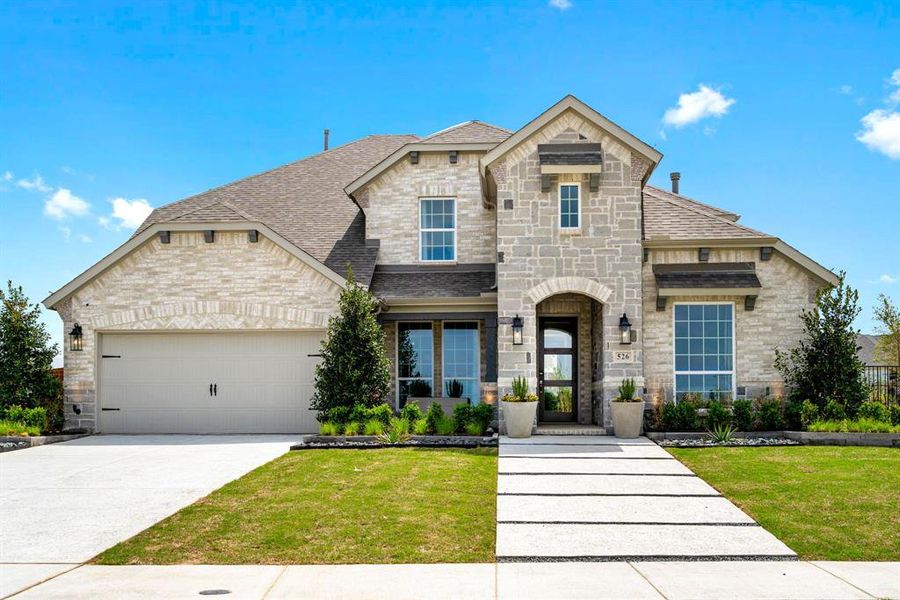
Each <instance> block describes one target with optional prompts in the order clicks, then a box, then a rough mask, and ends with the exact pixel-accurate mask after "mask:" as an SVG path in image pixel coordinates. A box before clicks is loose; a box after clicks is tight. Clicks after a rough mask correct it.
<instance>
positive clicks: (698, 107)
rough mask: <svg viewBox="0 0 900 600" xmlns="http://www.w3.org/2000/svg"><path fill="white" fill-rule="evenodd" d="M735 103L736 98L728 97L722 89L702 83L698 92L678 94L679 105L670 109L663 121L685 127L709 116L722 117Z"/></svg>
mask: <svg viewBox="0 0 900 600" xmlns="http://www.w3.org/2000/svg"><path fill="white" fill-rule="evenodd" d="M734 103H735V100H734V98H726V97H725V96H724V95H723V94H722V93H721V92H720V91H718V90H714V89H712V88H711V87H709V86H706V85H703V84H700V87H699V88H698V89H697V91H696V92H693V93H690V94H681V95H680V96H678V106H676V107H674V108H670V109H668V110H667V111H666V114H665V115H664V116H663V121H664V122H665V124H666V125H672V126H674V127H684V126H685V125H690V124H691V123H696V122H697V121H700V120H702V119H706V118H708V117H716V118H721V117H723V116H724V115H725V114H727V113H728V109H729V108H730V107H731V105H732V104H734Z"/></svg>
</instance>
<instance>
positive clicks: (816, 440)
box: [644, 431, 900, 448]
mask: <svg viewBox="0 0 900 600" xmlns="http://www.w3.org/2000/svg"><path fill="white" fill-rule="evenodd" d="M644 435H646V436H647V437H648V438H649V439H651V440H653V441H654V442H661V441H679V440H702V439H706V438H708V437H709V435H708V434H707V433H705V432H702V431H649V432H647V433H645V434H644ZM734 437H735V438H739V439H746V438H774V439H785V440H792V441H795V442H798V443H800V444H803V445H805V446H879V447H887V448H891V447H894V448H900V433H854V432H846V431H736V432H735V433H734Z"/></svg>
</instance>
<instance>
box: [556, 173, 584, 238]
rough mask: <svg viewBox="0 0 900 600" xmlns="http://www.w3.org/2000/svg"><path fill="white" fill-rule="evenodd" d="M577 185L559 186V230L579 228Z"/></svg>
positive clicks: (579, 199) (579, 205)
mask: <svg viewBox="0 0 900 600" xmlns="http://www.w3.org/2000/svg"><path fill="white" fill-rule="evenodd" d="M579 187H580V186H579V185H578V184H565V183H564V184H560V186H559V228H560V229H578V228H579V227H581V198H580V196H579V193H580V189H579Z"/></svg>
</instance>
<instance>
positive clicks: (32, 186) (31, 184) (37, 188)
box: [16, 175, 53, 193]
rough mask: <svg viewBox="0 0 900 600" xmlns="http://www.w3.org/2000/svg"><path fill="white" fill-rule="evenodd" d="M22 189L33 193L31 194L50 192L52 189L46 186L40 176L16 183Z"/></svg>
mask: <svg viewBox="0 0 900 600" xmlns="http://www.w3.org/2000/svg"><path fill="white" fill-rule="evenodd" d="M16 185H17V186H19V187H20V188H22V189H25V190H28V191H33V192H44V193H46V192H51V191H53V188H52V187H50V186H49V185H47V184H46V183H45V182H44V178H43V177H41V176H40V175H35V176H34V177H33V178H32V179H20V180H19V181H18V182H17V183H16Z"/></svg>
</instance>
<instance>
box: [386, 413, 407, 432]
mask: <svg viewBox="0 0 900 600" xmlns="http://www.w3.org/2000/svg"><path fill="white" fill-rule="evenodd" d="M388 429H390V430H391V431H399V432H401V433H409V421H408V420H406V419H398V418H396V417H395V418H393V419H391V422H390V424H389V425H388Z"/></svg>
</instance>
